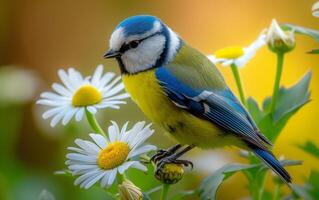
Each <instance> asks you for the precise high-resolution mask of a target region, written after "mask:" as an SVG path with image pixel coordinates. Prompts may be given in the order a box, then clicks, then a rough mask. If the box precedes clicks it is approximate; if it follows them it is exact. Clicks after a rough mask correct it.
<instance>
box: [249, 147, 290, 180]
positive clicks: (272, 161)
mask: <svg viewBox="0 0 319 200" xmlns="http://www.w3.org/2000/svg"><path fill="white" fill-rule="evenodd" d="M253 151H254V153H255V154H256V155H257V156H258V157H259V158H260V159H261V160H263V161H264V162H265V163H266V164H267V166H268V167H270V168H271V169H272V170H273V171H274V172H275V173H276V174H277V175H278V176H279V177H280V178H281V179H282V180H283V181H284V182H286V183H287V184H288V185H290V183H291V177H290V175H289V174H288V172H287V171H286V170H285V168H284V167H283V166H282V165H281V164H280V162H279V161H278V160H277V159H276V158H275V156H274V155H273V154H272V153H271V152H269V151H267V150H263V149H260V148H258V147H255V148H253Z"/></svg>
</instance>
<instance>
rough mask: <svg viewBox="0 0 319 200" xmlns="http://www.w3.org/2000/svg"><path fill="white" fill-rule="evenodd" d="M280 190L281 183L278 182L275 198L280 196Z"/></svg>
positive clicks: (275, 199)
mask: <svg viewBox="0 0 319 200" xmlns="http://www.w3.org/2000/svg"><path fill="white" fill-rule="evenodd" d="M279 192H280V183H277V184H276V188H275V192H274V196H273V200H277V199H278V197H279Z"/></svg>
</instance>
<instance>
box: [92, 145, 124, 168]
mask: <svg viewBox="0 0 319 200" xmlns="http://www.w3.org/2000/svg"><path fill="white" fill-rule="evenodd" d="M129 152H130V147H129V146H128V144H127V143H125V142H112V143H110V144H108V145H107V147H106V148H105V149H103V150H101V151H100V153H99V157H98V165H99V167H100V168H102V169H105V170H109V169H114V168H115V167H118V166H120V165H121V164H123V163H124V162H125V160H126V158H127V156H128V154H129Z"/></svg>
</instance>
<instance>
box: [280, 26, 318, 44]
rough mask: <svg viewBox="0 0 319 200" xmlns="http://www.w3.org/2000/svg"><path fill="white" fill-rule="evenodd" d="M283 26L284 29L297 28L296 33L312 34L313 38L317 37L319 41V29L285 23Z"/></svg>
mask: <svg viewBox="0 0 319 200" xmlns="http://www.w3.org/2000/svg"><path fill="white" fill-rule="evenodd" d="M281 27H282V28H283V29H284V30H295V32H296V33H299V34H302V35H307V36H310V37H312V38H313V39H315V40H316V41H317V42H319V31H317V30H314V29H310V28H305V27H302V26H297V25H293V24H283V25H282V26H281Z"/></svg>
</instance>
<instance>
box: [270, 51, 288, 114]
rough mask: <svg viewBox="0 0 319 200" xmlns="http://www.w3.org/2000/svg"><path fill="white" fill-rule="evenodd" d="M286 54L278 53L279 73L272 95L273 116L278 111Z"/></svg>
mask: <svg viewBox="0 0 319 200" xmlns="http://www.w3.org/2000/svg"><path fill="white" fill-rule="evenodd" d="M284 55H285V54H284V53H282V52H278V53H277V71H276V79H275V85H274V89H273V93H272V101H271V107H270V113H271V114H272V115H273V114H274V112H275V109H276V104H277V101H278V93H279V87H280V80H281V75H282V69H283V64H284Z"/></svg>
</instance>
